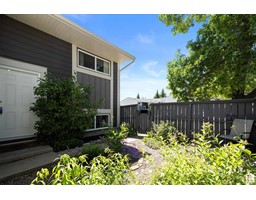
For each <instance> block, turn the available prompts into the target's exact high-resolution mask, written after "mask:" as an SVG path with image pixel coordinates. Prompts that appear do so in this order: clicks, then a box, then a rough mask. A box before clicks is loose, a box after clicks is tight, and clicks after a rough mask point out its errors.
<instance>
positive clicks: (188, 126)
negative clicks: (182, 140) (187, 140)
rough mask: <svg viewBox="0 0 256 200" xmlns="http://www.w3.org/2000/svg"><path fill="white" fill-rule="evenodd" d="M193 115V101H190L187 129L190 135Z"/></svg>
mask: <svg viewBox="0 0 256 200" xmlns="http://www.w3.org/2000/svg"><path fill="white" fill-rule="evenodd" d="M191 115H192V103H190V102H189V103H188V118H187V130H186V135H187V136H188V137H190V134H191V133H190V130H191Z"/></svg>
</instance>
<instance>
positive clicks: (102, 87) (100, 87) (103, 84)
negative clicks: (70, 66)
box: [77, 72, 111, 109]
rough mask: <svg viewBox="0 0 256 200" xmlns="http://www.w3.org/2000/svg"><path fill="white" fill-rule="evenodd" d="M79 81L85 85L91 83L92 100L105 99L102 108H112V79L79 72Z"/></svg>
mask: <svg viewBox="0 0 256 200" xmlns="http://www.w3.org/2000/svg"><path fill="white" fill-rule="evenodd" d="M77 81H78V82H79V83H81V84H84V85H91V86H92V92H91V96H90V102H92V103H93V102H97V101H99V100H101V99H102V100H103V103H102V105H101V107H100V109H110V87H111V86H110V80H108V79H104V78H99V77H96V76H91V75H88V74H84V73H80V72H77Z"/></svg>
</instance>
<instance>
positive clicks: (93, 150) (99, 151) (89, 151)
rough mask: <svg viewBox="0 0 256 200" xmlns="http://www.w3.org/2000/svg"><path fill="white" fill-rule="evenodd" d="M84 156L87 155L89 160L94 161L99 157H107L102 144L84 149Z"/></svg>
mask: <svg viewBox="0 0 256 200" xmlns="http://www.w3.org/2000/svg"><path fill="white" fill-rule="evenodd" d="M82 154H85V155H86V156H87V158H88V160H89V161H90V160H92V159H93V158H94V157H97V156H99V155H102V156H106V155H107V154H106V153H105V149H104V148H103V147H102V145H100V144H89V145H85V146H83V147H82Z"/></svg>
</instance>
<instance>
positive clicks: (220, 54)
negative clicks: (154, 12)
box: [159, 15, 256, 101]
mask: <svg viewBox="0 0 256 200" xmlns="http://www.w3.org/2000/svg"><path fill="white" fill-rule="evenodd" d="M159 19H160V21H162V22H163V23H164V24H166V25H167V26H170V25H171V26H172V33H173V34H174V35H175V34H177V33H186V32H187V31H188V30H189V28H190V27H192V26H194V24H195V23H197V22H202V27H201V28H200V29H199V30H198V32H197V38H196V40H195V41H189V42H188V43H187V49H188V54H187V55H185V54H182V53H181V52H180V50H178V51H177V53H176V55H175V58H174V60H172V61H171V62H169V63H168V64H167V68H168V76H167V78H168V82H169V84H168V88H169V89H170V90H171V93H172V95H173V96H174V97H175V98H177V99H178V100H179V101H188V100H192V101H195V100H208V99H211V98H216V97H222V98H232V99H239V98H246V97H252V96H253V97H254V96H255V93H256V78H255V75H256V63H255V62H256V60H255V58H256V54H255V53H256V49H255V48H256V16H255V15H160V16H159Z"/></svg>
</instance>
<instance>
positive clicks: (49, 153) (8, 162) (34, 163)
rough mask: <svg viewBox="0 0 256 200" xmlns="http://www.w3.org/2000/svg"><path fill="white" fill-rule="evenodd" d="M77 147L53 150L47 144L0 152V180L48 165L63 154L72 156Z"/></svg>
mask: <svg viewBox="0 0 256 200" xmlns="http://www.w3.org/2000/svg"><path fill="white" fill-rule="evenodd" d="M78 151H79V148H74V149H71V150H66V151H61V152H58V153H57V152H53V150H52V148H51V147H50V146H48V145H42V146H35V147H30V148H26V149H21V150H17V151H11V152H6V153H1V154H0V181H4V180H7V179H9V178H12V177H15V176H19V175H22V174H26V173H28V172H32V171H35V170H40V169H41V168H42V167H46V166H49V165H51V164H53V163H54V162H56V161H58V160H59V157H60V156H61V155H63V154H69V155H70V156H74V155H76V154H77V153H78Z"/></svg>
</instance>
